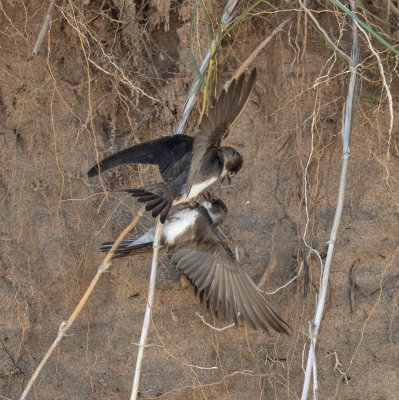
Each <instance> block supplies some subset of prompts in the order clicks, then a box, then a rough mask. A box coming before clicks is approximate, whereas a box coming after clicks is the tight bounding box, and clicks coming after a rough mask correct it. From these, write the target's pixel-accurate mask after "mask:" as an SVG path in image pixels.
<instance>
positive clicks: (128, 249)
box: [100, 240, 152, 258]
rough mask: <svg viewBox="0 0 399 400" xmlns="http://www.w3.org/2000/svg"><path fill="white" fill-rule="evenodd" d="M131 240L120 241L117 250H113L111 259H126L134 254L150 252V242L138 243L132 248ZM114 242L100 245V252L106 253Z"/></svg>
mask: <svg viewBox="0 0 399 400" xmlns="http://www.w3.org/2000/svg"><path fill="white" fill-rule="evenodd" d="M132 242H133V241H132V240H122V242H121V243H120V244H119V246H118V247H117V249H116V250H115V252H114V254H113V256H112V258H120V257H126V256H130V255H134V254H141V253H148V252H150V251H151V250H152V242H146V243H140V244H136V245H134V246H132V245H131V244H132ZM113 245H114V242H105V243H103V244H102V245H101V248H100V250H101V251H102V252H104V253H108V252H109V251H110V250H111V247H112V246H113Z"/></svg>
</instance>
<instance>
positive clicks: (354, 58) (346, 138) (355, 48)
mask: <svg viewBox="0 0 399 400" xmlns="http://www.w3.org/2000/svg"><path fill="white" fill-rule="evenodd" d="M351 8H352V10H354V9H355V2H354V1H353V0H351ZM359 53H360V45H359V38H358V33H357V25H356V22H355V21H353V22H352V55H351V60H350V64H349V66H350V71H351V77H350V81H349V88H348V95H347V98H346V107H345V123H344V132H343V157H342V167H341V177H340V183H339V192H338V199H337V208H336V211H335V216H334V222H333V226H332V229H331V234H330V240H329V244H328V251H327V258H326V262H325V265H324V269H323V277H322V283H321V289H320V296H319V298H318V301H317V305H316V314H315V317H314V320H313V323H312V326H311V327H310V332H311V333H310V334H311V336H312V337H311V338H310V341H311V346H310V348H309V353H308V360H307V365H306V372H305V379H304V384H303V391H302V397H301V399H302V400H306V399H307V397H308V391H309V386H310V378H311V375H312V371H313V378H314V380H313V389H314V398H317V386H318V384H317V375H316V349H315V347H316V343H317V334H318V332H319V329H320V323H321V319H322V316H323V311H324V305H325V301H326V295H327V288H328V278H329V274H330V268H331V260H332V255H333V252H334V246H335V241H336V236H337V232H338V227H339V223H340V220H341V214H342V209H343V205H344V198H345V186H346V172H347V167H348V160H349V154H350V149H349V142H350V135H351V128H352V117H353V105H354V100H355V93H356V86H357V65H358V63H359Z"/></svg>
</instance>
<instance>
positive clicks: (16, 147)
mask: <svg viewBox="0 0 399 400" xmlns="http://www.w3.org/2000/svg"><path fill="white" fill-rule="evenodd" d="M205 4H206V8H207V11H208V14H209V20H210V22H211V23H212V24H213V26H215V24H216V22H217V21H218V19H219V18H220V15H221V13H222V5H221V4H220V2H218V1H216V0H215V1H206V2H205ZM276 5H277V4H276ZM194 6H195V2H194V1H191V2H183V3H182V4H181V2H159V1H154V0H152V1H147V2H137V4H135V3H134V2H123V1H114V2H112V1H109V2H98V1H92V2H88V1H83V2H80V3H76V4H75V3H73V2H69V3H63V4H62V5H58V6H56V7H55V8H54V10H53V13H52V19H53V21H52V24H51V29H50V31H49V33H48V34H47V35H46V36H45V40H44V42H43V44H42V46H41V47H40V49H39V54H38V55H37V57H35V58H33V57H32V56H31V52H32V49H33V45H34V42H35V40H36V37H37V34H38V32H39V30H40V27H41V24H42V21H43V17H44V15H45V13H46V10H47V4H46V5H43V4H42V2H40V1H32V2H30V3H29V4H25V3H20V2H15V1H6V2H3V4H2V8H1V11H0V14H1V17H0V18H1V19H0V21H1V22H0V47H1V53H2V56H1V57H0V71H1V73H0V208H1V211H0V298H1V301H0V303H1V307H0V339H1V345H0V395H1V396H5V397H7V398H13V399H16V398H18V396H19V395H20V394H21V392H22V390H23V387H24V385H25V384H26V382H27V380H28V379H29V378H30V376H31V374H32V372H33V370H34V368H35V367H36V366H37V365H38V363H39V362H40V360H41V358H42V356H43V355H44V353H45V352H46V350H47V348H48V347H49V346H50V344H51V343H52V341H53V340H54V338H55V336H56V333H57V331H58V327H59V325H60V323H61V322H62V321H63V320H66V319H67V318H68V316H69V315H70V313H71V312H72V310H73V309H74V307H75V305H76V304H77V302H78V301H79V298H80V297H81V295H82V294H83V293H84V291H85V289H86V288H87V286H88V285H89V283H90V280H91V279H92V277H93V276H94V274H95V272H96V270H97V267H98V265H99V264H100V263H101V260H102V254H101V253H100V252H99V250H98V249H99V245H100V244H101V243H102V242H104V241H109V240H115V238H116V237H117V236H118V235H119V233H120V232H121V230H122V229H123V228H124V227H125V226H126V225H127V224H128V223H129V222H130V220H131V218H132V216H134V214H135V213H136V212H137V211H138V209H139V205H138V204H137V203H135V202H134V201H133V199H132V198H131V197H130V196H129V195H127V194H125V193H123V192H121V191H120V190H121V189H124V188H132V187H138V186H141V185H142V184H143V183H144V182H150V181H151V182H155V181H156V180H157V179H158V172H157V171H156V170H155V169H154V168H153V167H151V166H138V167H137V166H123V167H119V168H117V169H115V170H112V171H107V172H106V173H104V174H103V175H102V180H101V181H100V180H99V179H90V180H89V179H88V178H87V175H86V172H87V170H88V169H89V168H90V167H91V166H92V164H93V163H94V162H95V160H96V155H97V154H98V156H99V157H100V158H103V157H105V156H107V155H109V154H111V153H112V152H115V151H117V150H120V149H122V148H124V147H127V146H130V145H133V144H135V143H138V142H141V141H145V140H149V139H153V138H157V137H160V136H162V135H170V134H172V133H173V128H174V127H175V125H176V124H177V122H178V121H179V118H180V116H181V112H182V109H183V106H184V102H185V100H186V96H187V93H188V89H189V87H190V85H191V82H192V80H193V78H194V76H195V72H194V68H193V65H192V62H191V57H190V52H189V44H190V41H189V37H190V23H191V16H192V13H193V10H194ZM244 6H245V5H243V4H241V6H240V7H241V8H240V9H239V10H241V11H240V12H242V10H243V9H244ZM266 11H267V12H266ZM318 11H322V10H318ZM329 11H330V12H321V13H317V14H316V15H317V18H318V20H319V22H320V24H322V25H323V26H324V28H325V29H326V31H327V33H328V34H329V35H331V37H332V38H333V40H338V38H339V36H338V33H337V32H338V31H339V26H338V25H337V23H339V24H344V25H342V27H344V28H345V29H346V30H347V31H348V30H349V25H347V23H348V21H346V22H345V18H344V16H343V15H342V14H333V13H332V10H329ZM254 13H255V14H256V15H253V16H252V17H251V18H249V19H247V20H245V21H244V22H242V23H240V24H239V25H238V26H237V27H236V28H235V29H234V30H232V32H231V34H230V35H229V36H228V37H226V38H225V40H224V41H223V44H222V47H221V49H220V52H219V53H218V57H217V63H216V66H217V89H216V92H218V91H219V90H220V87H222V85H223V83H224V82H225V81H226V80H227V79H229V78H230V76H231V75H232V73H234V71H235V70H236V69H237V68H238V66H239V65H240V64H241V62H242V61H243V60H245V59H246V58H247V57H248V55H249V54H250V53H251V52H252V51H253V50H254V49H255V47H256V46H257V45H258V44H259V43H260V42H261V41H262V40H263V39H264V38H265V37H267V36H268V35H269V34H270V33H271V31H272V30H273V29H274V27H276V26H277V25H278V24H279V23H280V22H281V21H282V20H283V19H284V18H286V17H287V16H289V15H291V13H297V12H296V11H292V10H291V11H277V10H271V9H270V5H266V4H263V3H262V4H261V5H260V6H258V7H257V8H256V9H255V11H254ZM384 18H385V17H384ZM206 21H207V20H206V18H205V17H204V13H203V11H201V12H199V13H198V20H197V19H195V20H194V25H193V32H192V35H193V50H194V55H195V57H196V59H197V60H200V59H201V56H204V55H205V53H206V49H207V22H206ZM387 29H391V30H393V29H394V27H393V25H392V24H391V27H390V28H389V27H388V28H387ZM347 31H343V36H342V38H341V40H340V41H339V46H340V48H342V49H343V51H345V52H346V53H347V54H350V47H351V42H350V36H349V34H348V32H347ZM392 32H393V33H392V37H391V40H392V41H394V40H395V35H394V31H392ZM362 40H363V39H362ZM373 43H374V42H373ZM374 44H375V46H376V49H377V50H378V51H379V52H380V54H381V57H382V66H383V68H384V70H385V74H386V79H387V82H388V83H389V85H390V90H391V93H392V99H393V107H394V115H393V116H394V117H395V120H394V125H393V130H392V132H391V137H390V138H389V123H390V114H389V108H388V101H387V97H386V92H385V91H384V89H383V86H382V78H381V75H380V71H379V68H378V65H377V61H376V59H375V57H373V56H372V55H371V52H370V50H369V49H368V48H367V43H366V42H364V41H362V60H363V64H362V68H361V70H360V72H361V74H362V80H361V85H360V88H359V92H358V99H357V101H356V109H355V121H354V126H353V133H352V140H351V156H350V161H349V170H348V182H347V192H346V199H345V205H344V211H343V215H342V220H341V225H340V229H339V233H338V237H337V242H336V250H335V255H334V258H333V264H332V271H331V277H330V290H329V293H328V300H327V307H326V310H325V315H324V318H323V322H322V328H321V331H320V336H319V341H318V368H319V370H318V373H319V382H320V395H319V398H320V399H327V398H337V399H352V400H354V399H381V400H382V399H384V400H387V399H394V398H397V393H398V391H399V379H398V373H397V365H398V362H399V360H398V354H399V352H398V345H397V343H398V339H399V338H398V328H399V319H398V313H397V299H398V285H399V280H398V277H397V270H398V254H397V252H398V248H397V246H398V234H399V225H398V222H399V220H398V208H397V206H398V200H399V190H398V184H397V176H398V173H399V164H398V152H397V148H396V147H397V140H398V137H397V131H398V125H397V122H396V118H397V112H396V109H397V99H398V82H397V74H396V72H395V71H394V68H393V67H394V60H393V59H392V58H389V55H388V54H387V53H386V52H385V53H384V52H383V51H382V50H383V49H382V48H381V47H379V45H378V44H377V43H374ZM253 66H256V67H257V69H258V80H257V83H256V87H255V90H254V92H253V94H252V96H251V99H250V102H249V104H248V106H247V108H246V109H245V111H244V113H243V114H242V116H241V117H240V119H239V120H238V121H237V123H236V124H235V125H234V127H233V128H232V130H231V132H230V135H229V137H228V138H227V140H226V144H227V145H230V146H234V147H235V148H237V149H238V150H239V151H240V152H241V154H243V156H244V166H243V168H242V170H241V171H240V172H239V174H237V176H236V177H235V179H234V181H233V185H232V186H231V187H228V188H222V189H219V188H218V187H215V188H214V190H213V194H214V195H219V196H221V197H222V198H223V200H224V202H225V203H226V204H227V206H228V208H229V214H228V216H227V218H226V222H225V223H224V225H223V226H222V230H223V232H224V233H225V234H226V236H227V238H228V240H229V244H230V246H231V248H232V249H234V250H235V249H236V251H237V253H238V255H239V258H240V262H241V263H242V265H243V267H244V268H245V269H246V270H247V271H248V273H249V274H250V276H251V277H252V278H253V279H254V281H255V282H259V281H260V280H261V278H262V277H263V276H266V278H267V279H266V283H265V286H264V287H263V289H264V290H266V291H268V292H271V291H273V290H274V289H276V288H278V287H280V286H282V285H283V284H284V283H285V282H287V281H288V280H290V279H291V278H292V277H293V276H294V275H295V273H296V271H298V269H299V267H300V265H301V262H304V265H305V268H303V269H302V273H301V275H300V277H299V279H298V280H297V281H295V282H294V283H293V284H291V285H290V286H288V287H287V288H285V289H283V290H281V291H279V292H278V293H277V294H275V295H272V296H268V300H269V301H270V302H271V303H272V304H273V307H274V308H275V309H276V310H278V312H279V314H281V316H282V317H283V318H284V319H285V320H286V321H287V322H289V324H290V325H291V326H292V327H293V330H294V333H293V335H292V336H290V337H288V336H277V335H275V334H273V333H272V334H271V335H267V334H265V333H263V332H260V331H254V330H252V329H250V328H249V327H248V328H247V327H246V326H245V325H244V324H241V325H240V327H238V328H231V329H227V330H224V331H221V332H217V331H215V330H212V329H210V328H209V327H208V326H206V325H205V324H204V323H203V322H202V321H201V319H200V318H199V317H198V315H197V313H199V314H200V315H202V316H203V317H204V318H205V319H206V321H208V322H209V323H211V324H213V325H215V326H217V327H222V326H225V325H228V324H229V323H230V322H231V321H224V320H222V319H219V318H215V317H214V315H213V314H212V312H211V311H208V310H207V308H206V305H205V304H201V303H200V301H199V299H198V298H197V297H195V295H194V290H193V289H192V287H191V286H190V285H188V284H186V283H185V282H183V281H182V282H181V283H180V284H179V285H177V286H176V285H175V287H174V289H173V290H158V291H157V292H156V304H155V309H154V312H153V319H152V325H151V327H150V334H149V338H148V343H149V347H148V348H147V349H146V351H145V356H144V366H143V372H142V380H141V383H140V391H141V397H140V398H143V399H146V398H156V397H162V398H165V399H186V398H195V399H197V398H198V399H228V398H231V399H249V398H264V399H266V398H267V399H269V398H281V399H283V398H284V399H286V398H287V399H291V398H292V399H296V398H298V396H300V393H301V387H302V381H303V371H302V364H303V362H302V356H303V351H304V350H303V349H304V346H307V343H308V340H307V335H308V321H309V320H310V319H311V318H312V316H313V310H314V303H315V298H316V295H317V290H318V287H319V278H320V265H319V262H318V259H317V258H316V257H315V256H313V255H311V254H310V253H309V251H308V250H307V249H306V247H305V246H304V245H303V241H302V236H303V233H304V230H305V227H306V223H307V222H308V224H307V236H306V237H307V241H308V243H309V244H310V245H311V246H312V247H314V248H317V249H318V250H319V251H320V252H321V253H322V255H323V252H325V250H326V248H327V245H326V242H327V241H328V239H329V232H330V229H331V224H332V218H333V216H334V210H335V206H336V198H337V191H338V184H339V174H340V166H341V155H342V141H341V130H342V111H343V107H344V104H345V99H346V93H347V83H348V74H347V69H348V68H347V64H346V62H344V61H342V60H341V59H340V58H338V57H336V56H335V55H334V53H333V52H332V50H331V48H329V47H327V46H326V45H325V42H324V41H323V39H322V37H321V36H320V35H319V34H318V33H317V31H315V30H314V29H313V28H312V26H311V25H310V24H307V23H306V21H305V20H304V19H303V18H301V17H299V16H295V18H294V19H293V21H292V22H291V23H290V24H289V25H288V26H287V28H286V29H285V30H283V32H282V33H280V34H279V35H278V36H276V37H275V38H274V39H273V40H272V41H271V43H270V44H269V45H268V46H267V47H266V48H265V50H263V51H262V52H261V53H260V54H259V55H258V57H257V58H256V59H255V61H254V63H253ZM199 112H200V102H198V106H197V107H196V108H195V109H194V111H193V114H192V116H191V119H190V121H189V124H188V128H187V131H186V133H187V134H191V133H192V132H193V131H194V128H195V125H196V121H197V118H198V115H199ZM388 144H389V146H390V149H389V148H388ZM306 166H308V167H307V182H308V186H307V187H306V189H307V203H306V200H305V185H304V176H305V175H304V174H305V168H306ZM306 205H307V207H308V221H307V216H306V212H305V207H306ZM152 223H153V221H152V220H151V218H150V217H149V216H146V217H145V218H143V219H142V220H141V222H140V223H139V225H138V226H137V228H136V230H135V231H134V232H132V236H135V235H138V234H141V233H142V232H143V231H144V229H146V228H148V227H149V226H151V224H152ZM150 263H151V256H150V255H148V256H138V257H134V258H130V259H126V260H123V259H121V260H117V261H115V262H114V263H113V264H112V266H111V267H110V269H109V271H108V272H107V273H105V274H104V276H103V277H102V278H101V280H100V282H99V283H98V285H97V287H96V289H95V291H94V293H93V295H92V296H91V298H90V300H89V302H88V304H87V305H86V307H85V308H84V310H83V311H82V313H81V315H80V316H79V317H78V319H77V320H76V322H75V324H74V325H73V326H72V328H71V329H70V331H69V332H68V335H67V336H66V337H65V339H64V340H63V341H62V343H61V345H60V346H59V348H58V350H57V351H56V352H55V353H54V355H53V356H52V357H51V359H50V360H49V362H48V363H47V365H46V367H45V368H44V370H43V371H42V373H41V375H40V377H39V379H38V381H37V384H36V387H35V390H36V392H35V393H36V397H37V398H40V399H43V400H44V399H87V398H92V399H105V398H107V399H126V398H128V396H129V394H130V389H131V383H132V377H133V372H134V366H135V359H136V354H137V347H136V345H135V343H137V342H138V341H139V336H140V330H141V323H142V319H143V315H144V309H145V304H146V296H147V286H148V279H149V269H150ZM161 264H162V265H164V266H165V268H171V266H170V263H169V262H168V260H166V259H162V261H161ZM264 274H266V275H264ZM172 286H173V285H172ZM371 365H372V367H371ZM343 377H346V378H347V379H348V380H347V381H346V382H344V381H343ZM33 393H34V392H33V391H32V394H31V398H34V396H35V395H34V394H33ZM334 396H335V397H334Z"/></svg>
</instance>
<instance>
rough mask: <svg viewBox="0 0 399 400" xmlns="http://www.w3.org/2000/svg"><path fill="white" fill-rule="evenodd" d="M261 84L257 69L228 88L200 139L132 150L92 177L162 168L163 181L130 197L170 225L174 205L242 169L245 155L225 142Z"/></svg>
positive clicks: (168, 140) (174, 139) (179, 138)
mask: <svg viewBox="0 0 399 400" xmlns="http://www.w3.org/2000/svg"><path fill="white" fill-rule="evenodd" d="M255 79H256V70H255V69H253V70H252V72H251V73H250V74H249V77H246V75H245V74H241V75H240V77H239V78H238V79H235V80H233V81H232V83H231V84H230V85H229V87H228V88H227V90H225V89H223V90H222V92H221V93H220V95H219V97H217V98H216V99H215V100H214V102H213V104H212V105H211V107H210V108H209V110H208V114H207V115H204V116H203V118H202V121H201V123H200V125H199V128H198V132H197V134H196V135H195V137H192V136H188V135H174V136H165V137H162V138H160V139H155V140H152V141H149V142H145V143H141V144H138V145H135V146H133V147H129V148H127V149H125V150H122V151H120V152H118V153H116V154H113V155H111V156H109V157H107V158H105V159H104V160H102V161H101V162H99V163H98V164H96V165H95V166H93V167H92V168H91V169H90V170H89V172H88V175H89V177H92V176H94V175H97V174H98V172H99V170H101V171H104V170H107V169H109V168H112V167H115V166H118V165H121V164H130V163H133V164H137V163H139V164H153V165H158V167H159V171H160V173H161V176H162V179H163V182H160V183H156V184H152V185H147V186H144V187H142V188H139V189H128V190H127V192H129V193H131V194H132V195H133V196H134V197H137V199H138V201H139V202H142V203H146V210H147V211H152V215H153V217H156V216H157V215H160V220H161V222H162V223H164V222H165V220H166V217H167V215H168V213H169V210H170V208H171V206H172V205H176V204H179V203H185V202H188V201H190V200H191V199H193V198H195V197H196V196H197V195H198V194H199V193H201V192H202V191H203V190H204V189H206V188H207V187H208V186H210V185H212V184H213V183H214V182H215V181H217V180H218V178H221V179H224V178H227V179H228V180H230V178H231V177H233V176H234V175H235V174H236V173H237V172H238V171H239V170H240V169H241V167H242V164H243V158H242V156H241V154H240V153H238V151H236V150H234V149H233V148H232V147H224V146H221V143H222V140H223V139H224V138H226V136H227V135H228V134H229V128H230V127H231V125H232V124H233V123H234V122H235V120H236V119H237V118H238V116H239V115H240V113H241V112H242V110H243V109H244V107H245V105H246V104H247V102H248V98H249V95H250V94H251V91H252V88H253V86H254V82H255Z"/></svg>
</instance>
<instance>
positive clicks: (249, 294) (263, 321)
mask: <svg viewBox="0 0 399 400" xmlns="http://www.w3.org/2000/svg"><path fill="white" fill-rule="evenodd" d="M210 231H212V235H207V236H208V238H207V240H206V242H204V243H202V244H197V245H193V246H191V245H188V246H184V247H183V248H180V249H179V250H177V252H176V253H175V254H174V255H173V259H174V260H175V261H177V268H179V269H180V270H181V271H182V272H183V273H184V274H185V275H187V277H188V278H189V279H190V280H191V281H192V282H193V284H194V285H195V286H196V287H197V288H198V290H199V291H200V293H201V294H202V295H203V297H204V298H205V299H206V300H209V301H210V302H211V303H212V305H213V307H214V308H215V310H216V311H219V312H221V313H222V315H223V316H224V317H226V318H228V317H232V318H233V319H234V321H235V323H236V325H237V322H238V316H239V313H240V314H241V315H242V316H243V318H244V319H245V320H246V321H247V322H248V323H249V324H250V325H251V326H252V327H254V328H255V329H256V328H261V329H263V330H265V331H268V330H269V328H270V327H272V328H273V329H274V330H276V331H277V332H284V333H287V334H289V329H290V328H289V326H288V325H287V324H286V323H285V322H284V320H282V319H281V318H280V317H279V316H278V315H277V314H276V312H275V311H274V310H273V309H272V308H271V306H270V304H269V303H268V302H267V301H266V299H265V298H264V297H263V296H262V294H261V293H260V292H259V290H258V288H257V287H256V285H255V284H254V282H253V281H252V280H251V278H250V277H249V276H248V274H247V273H246V272H245V271H244V270H243V269H242V267H241V266H240V264H239V263H238V261H237V260H236V258H235V257H234V255H233V253H232V252H231V250H230V249H229V247H228V246H227V244H226V243H224V242H223V240H222V239H221V237H220V234H219V233H218V232H217V231H216V229H215V228H210Z"/></svg>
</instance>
